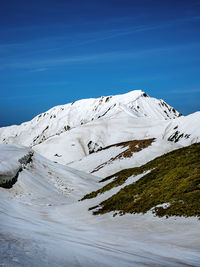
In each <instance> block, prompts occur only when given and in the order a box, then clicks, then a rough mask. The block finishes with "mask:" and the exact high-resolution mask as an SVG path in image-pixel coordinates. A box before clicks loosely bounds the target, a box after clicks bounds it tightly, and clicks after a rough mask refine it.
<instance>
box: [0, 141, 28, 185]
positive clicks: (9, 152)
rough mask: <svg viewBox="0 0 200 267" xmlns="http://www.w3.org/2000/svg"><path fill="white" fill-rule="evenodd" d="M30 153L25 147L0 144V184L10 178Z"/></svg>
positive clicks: (24, 162) (23, 163)
mask: <svg viewBox="0 0 200 267" xmlns="http://www.w3.org/2000/svg"><path fill="white" fill-rule="evenodd" d="M31 154H32V151H31V149H29V148H26V147H22V146H17V145H4V144H0V184H1V183H5V182H6V181H10V180H12V179H13V178H14V177H15V176H16V174H17V173H18V171H19V170H20V169H21V168H22V167H23V165H25V164H26V161H28V160H29V157H30V156H31Z"/></svg>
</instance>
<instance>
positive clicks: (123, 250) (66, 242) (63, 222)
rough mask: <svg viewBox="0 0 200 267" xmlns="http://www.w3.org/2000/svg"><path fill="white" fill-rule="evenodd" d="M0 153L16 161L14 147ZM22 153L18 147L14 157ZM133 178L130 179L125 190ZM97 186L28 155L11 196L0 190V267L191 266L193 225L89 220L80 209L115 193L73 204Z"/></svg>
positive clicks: (197, 257) (199, 248) (146, 218)
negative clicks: (28, 157)
mask: <svg viewBox="0 0 200 267" xmlns="http://www.w3.org/2000/svg"><path fill="white" fill-rule="evenodd" d="M6 147H7V151H6ZM1 149H3V151H4V154H5V155H6V157H7V158H9V157H12V154H13V153H12V151H15V150H16V149H18V153H20V151H19V150H20V148H19V146H18V147H16V146H13V148H12V146H11V145H7V146H5V145H4V146H2V145H1V146H0V150H1ZM24 152H25V151H24V147H22V148H21V153H22V155H23V153H24ZM1 155H2V154H1ZM18 157H19V156H17V157H16V158H15V159H14V160H13V162H15V161H16V162H17V161H18ZM1 159H2V158H1ZM13 166H14V165H13ZM1 171H3V169H1ZM141 177H142V175H140V176H138V177H137V176H136V177H130V178H129V179H128V180H127V184H128V183H131V182H134V181H135V180H136V179H139V178H141ZM97 181H98V178H97V177H94V176H92V175H89V174H85V173H83V172H80V171H77V170H74V169H72V168H69V167H65V166H62V165H60V164H57V163H53V162H51V161H49V160H47V159H45V158H44V157H42V156H40V155H38V154H37V153H34V155H33V157H32V162H31V163H30V164H29V165H28V166H27V167H26V168H25V169H23V171H22V172H20V174H19V177H18V181H17V183H16V184H15V185H14V186H13V188H11V189H4V188H0V202H1V205H0V222H1V224H0V264H1V265H2V266H85V267H89V266H146V265H147V266H186V265H192V266H199V262H200V231H199V230H200V223H199V221H198V220H197V219H195V218H176V217H172V218H169V219H165V218H162V219H159V218H155V217H153V215H152V214H151V213H148V214H146V215H130V214H129V215H125V216H122V217H121V216H115V217H113V216H112V213H109V214H105V215H99V216H93V215H92V214H91V212H88V208H89V207H91V206H94V205H98V204H99V203H100V202H101V201H102V200H104V199H106V198H107V197H109V196H111V194H114V193H116V192H117V191H118V190H119V189H120V188H121V186H120V188H114V189H112V190H113V191H112V192H111V191H109V192H105V193H104V194H101V195H99V196H98V197H97V198H95V199H90V200H85V201H81V202H80V201H78V199H80V198H81V197H82V196H83V195H84V194H86V193H88V192H90V191H92V190H96V189H98V187H99V184H98V183H97Z"/></svg>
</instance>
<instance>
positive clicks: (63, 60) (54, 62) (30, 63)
mask: <svg viewBox="0 0 200 267" xmlns="http://www.w3.org/2000/svg"><path fill="white" fill-rule="evenodd" d="M199 45H200V44H199V43H190V44H178V45H173V46H166V47H155V48H151V49H141V50H134V51H133V50H132V51H115V52H112V51H110V52H106V53H96V54H87V55H78V56H63V57H60V56H57V57H49V58H45V59H40V58H39V59H32V58H26V59H24V60H22V59H19V60H15V62H10V63H7V62H5V63H3V62H2V63H1V65H0V70H3V69H24V70H28V71H33V72H34V71H35V72H40V71H47V70H48V68H51V67H56V66H62V65H67V64H85V63H90V62H91V63H101V62H110V61H117V60H125V59H127V58H129V59H130V58H131V59H134V58H135V59H136V58H141V59H142V58H143V57H144V56H152V55H155V53H156V54H158V53H162V52H171V51H176V50H178V51H180V50H181V49H192V48H195V47H199Z"/></svg>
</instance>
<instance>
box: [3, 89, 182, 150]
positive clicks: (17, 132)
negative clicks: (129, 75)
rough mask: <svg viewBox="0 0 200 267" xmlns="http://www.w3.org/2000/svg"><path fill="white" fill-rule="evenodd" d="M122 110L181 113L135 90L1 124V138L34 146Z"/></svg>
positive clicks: (156, 115)
mask: <svg viewBox="0 0 200 267" xmlns="http://www.w3.org/2000/svg"><path fill="white" fill-rule="evenodd" d="M121 110H123V111H124V112H126V113H128V114H129V115H131V116H132V117H134V118H138V117H148V118H149V119H151V120H153V119H162V120H163V119H170V118H176V117H177V116H180V114H179V113H178V112H177V111H176V110H175V109H174V108H172V107H170V106H169V105H167V104H166V103H165V102H164V101H163V100H157V99H155V98H151V97H148V96H147V95H146V94H145V93H144V92H142V91H141V90H135V91H132V92H130V93H127V94H124V95H116V96H108V97H100V98H97V99H93V98H92V99H84V100H79V101H76V102H74V103H70V104H66V105H62V106H57V107H54V108H52V109H50V110H48V111H47V112H45V113H42V114H40V115H38V116H36V117H35V118H34V119H32V120H31V121H29V122H25V123H22V124H21V125H19V126H16V125H14V126H11V127H4V128H1V129H0V142H1V143H15V144H21V145H26V146H33V145H36V144H40V143H42V142H43V141H44V140H46V139H48V138H49V137H51V136H55V135H60V134H61V133H63V132H68V131H70V130H71V129H74V128H76V127H78V126H80V125H86V124H87V123H88V122H92V121H98V120H99V119H102V118H104V119H105V118H111V117H116V116H117V114H118V112H119V111H121Z"/></svg>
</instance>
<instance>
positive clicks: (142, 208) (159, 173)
mask: <svg viewBox="0 0 200 267" xmlns="http://www.w3.org/2000/svg"><path fill="white" fill-rule="evenodd" d="M147 170H151V172H150V173H148V174H146V175H144V176H143V177H142V178H141V179H140V180H138V181H137V182H136V183H133V184H131V185H128V186H126V187H124V188H123V189H121V190H120V191H119V192H118V193H117V194H115V195H113V196H112V197H110V198H109V199H107V200H105V201H103V202H102V203H100V208H99V209H98V210H95V211H94V212H93V213H94V214H102V213H106V212H110V211H120V213H121V214H124V213H126V212H128V213H145V212H147V211H148V210H150V209H152V208H153V212H155V214H156V215H158V216H172V215H178V216H198V217H200V143H199V144H193V145H191V146H189V147H185V148H181V149H178V150H175V151H173V152H170V153H168V154H165V155H163V156H161V157H158V158H156V159H154V160H152V161H150V162H148V163H147V164H145V165H143V166H141V167H138V168H132V169H126V170H123V171H120V172H118V173H116V174H115V175H112V176H110V177H108V178H107V179H110V178H113V177H114V180H113V181H112V182H111V183H109V184H107V185H106V186H104V187H103V188H102V189H100V190H98V191H96V192H92V193H91V194H88V195H86V196H85V197H84V199H86V198H92V197H95V196H96V195H97V194H98V193H103V192H105V191H106V190H110V189H111V188H113V187H114V186H117V185H120V184H123V183H124V181H125V180H126V179H127V178H128V177H130V176H131V175H137V174H140V173H143V172H144V171H147ZM163 203H170V205H169V206H168V207H165V208H164V207H156V206H157V205H160V204H163Z"/></svg>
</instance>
